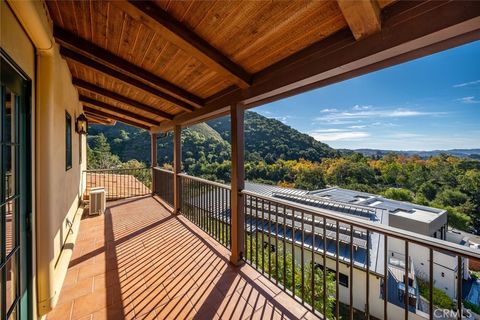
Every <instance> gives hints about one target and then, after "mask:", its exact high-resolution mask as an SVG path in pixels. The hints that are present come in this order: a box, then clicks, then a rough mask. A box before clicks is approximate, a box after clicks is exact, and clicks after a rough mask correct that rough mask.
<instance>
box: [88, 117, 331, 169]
mask: <svg viewBox="0 0 480 320" xmlns="http://www.w3.org/2000/svg"><path fill="white" fill-rule="evenodd" d="M100 133H103V134H104V135H105V137H106V138H107V141H108V143H109V144H110V148H111V151H112V153H113V154H115V155H118V156H119V158H120V160H122V161H128V160H131V159H137V160H139V161H142V162H144V163H147V164H148V163H149V162H150V135H149V133H148V132H146V131H145V130H141V129H137V128H134V127H131V126H128V125H125V124H123V123H117V124H116V125H115V126H102V125H91V126H90V130H89V136H90V137H92V136H95V135H98V134H100ZM229 141H230V118H229V117H223V118H219V119H215V120H212V121H209V122H207V123H202V124H198V125H194V126H192V127H189V128H187V129H184V131H183V134H182V151H183V159H184V163H185V165H191V164H193V163H196V162H198V161H201V160H206V161H207V162H223V161H224V160H229V159H230V142H229ZM158 149H159V151H158V152H159V157H158V158H159V163H168V162H171V161H172V150H173V149H172V137H171V135H168V136H166V137H160V138H159V145H158ZM337 155H338V152H337V151H336V150H334V149H332V148H330V147H329V146H328V145H326V144H324V143H321V142H319V141H316V140H315V139H313V138H312V137H310V136H309V135H307V134H303V133H300V132H299V131H297V130H295V129H293V128H291V127H289V126H287V125H285V124H283V123H282V122H280V121H278V120H275V119H269V118H266V117H263V116H261V115H259V114H258V113H255V112H251V111H249V112H246V114H245V158H246V160H247V161H258V160H262V159H263V160H265V161H266V162H267V163H274V162H275V161H277V160H279V159H283V160H297V159H301V158H303V159H306V160H310V161H320V160H321V159H322V158H330V157H334V156H337Z"/></svg>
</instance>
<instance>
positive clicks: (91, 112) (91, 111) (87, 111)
mask: <svg viewBox="0 0 480 320" xmlns="http://www.w3.org/2000/svg"><path fill="white" fill-rule="evenodd" d="M83 110H84V111H85V114H86V115H87V117H88V116H89V115H94V116H95V115H99V116H102V117H106V118H109V119H113V120H116V121H120V122H123V123H126V124H128V125H131V126H134V127H137V128H142V129H145V130H150V127H149V126H147V125H144V124H141V123H138V122H135V121H132V120H129V119H125V118H122V117H119V116H116V115H114V114H109V113H106V112H103V111H100V110H97V109H94V108H90V107H87V106H83Z"/></svg>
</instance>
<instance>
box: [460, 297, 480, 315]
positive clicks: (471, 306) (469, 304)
mask: <svg viewBox="0 0 480 320" xmlns="http://www.w3.org/2000/svg"><path fill="white" fill-rule="evenodd" d="M463 307H464V308H467V309H470V310H472V311H473V312H475V313H476V314H480V306H479V305H478V304H475V303H472V302H470V301H466V300H464V301H463Z"/></svg>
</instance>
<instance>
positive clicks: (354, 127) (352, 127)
mask: <svg viewBox="0 0 480 320" xmlns="http://www.w3.org/2000/svg"><path fill="white" fill-rule="evenodd" d="M366 127H367V126H366V125H361V126H350V127H348V128H350V129H363V128H366Z"/></svg>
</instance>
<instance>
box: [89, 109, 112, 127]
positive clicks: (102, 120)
mask: <svg viewBox="0 0 480 320" xmlns="http://www.w3.org/2000/svg"><path fill="white" fill-rule="evenodd" d="M85 114H86V115H87V118H88V121H90V122H94V123H99V124H103V125H110V126H111V125H114V124H115V122H116V120H112V119H109V118H105V117H102V116H99V115H94V114H91V113H86V112H85Z"/></svg>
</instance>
